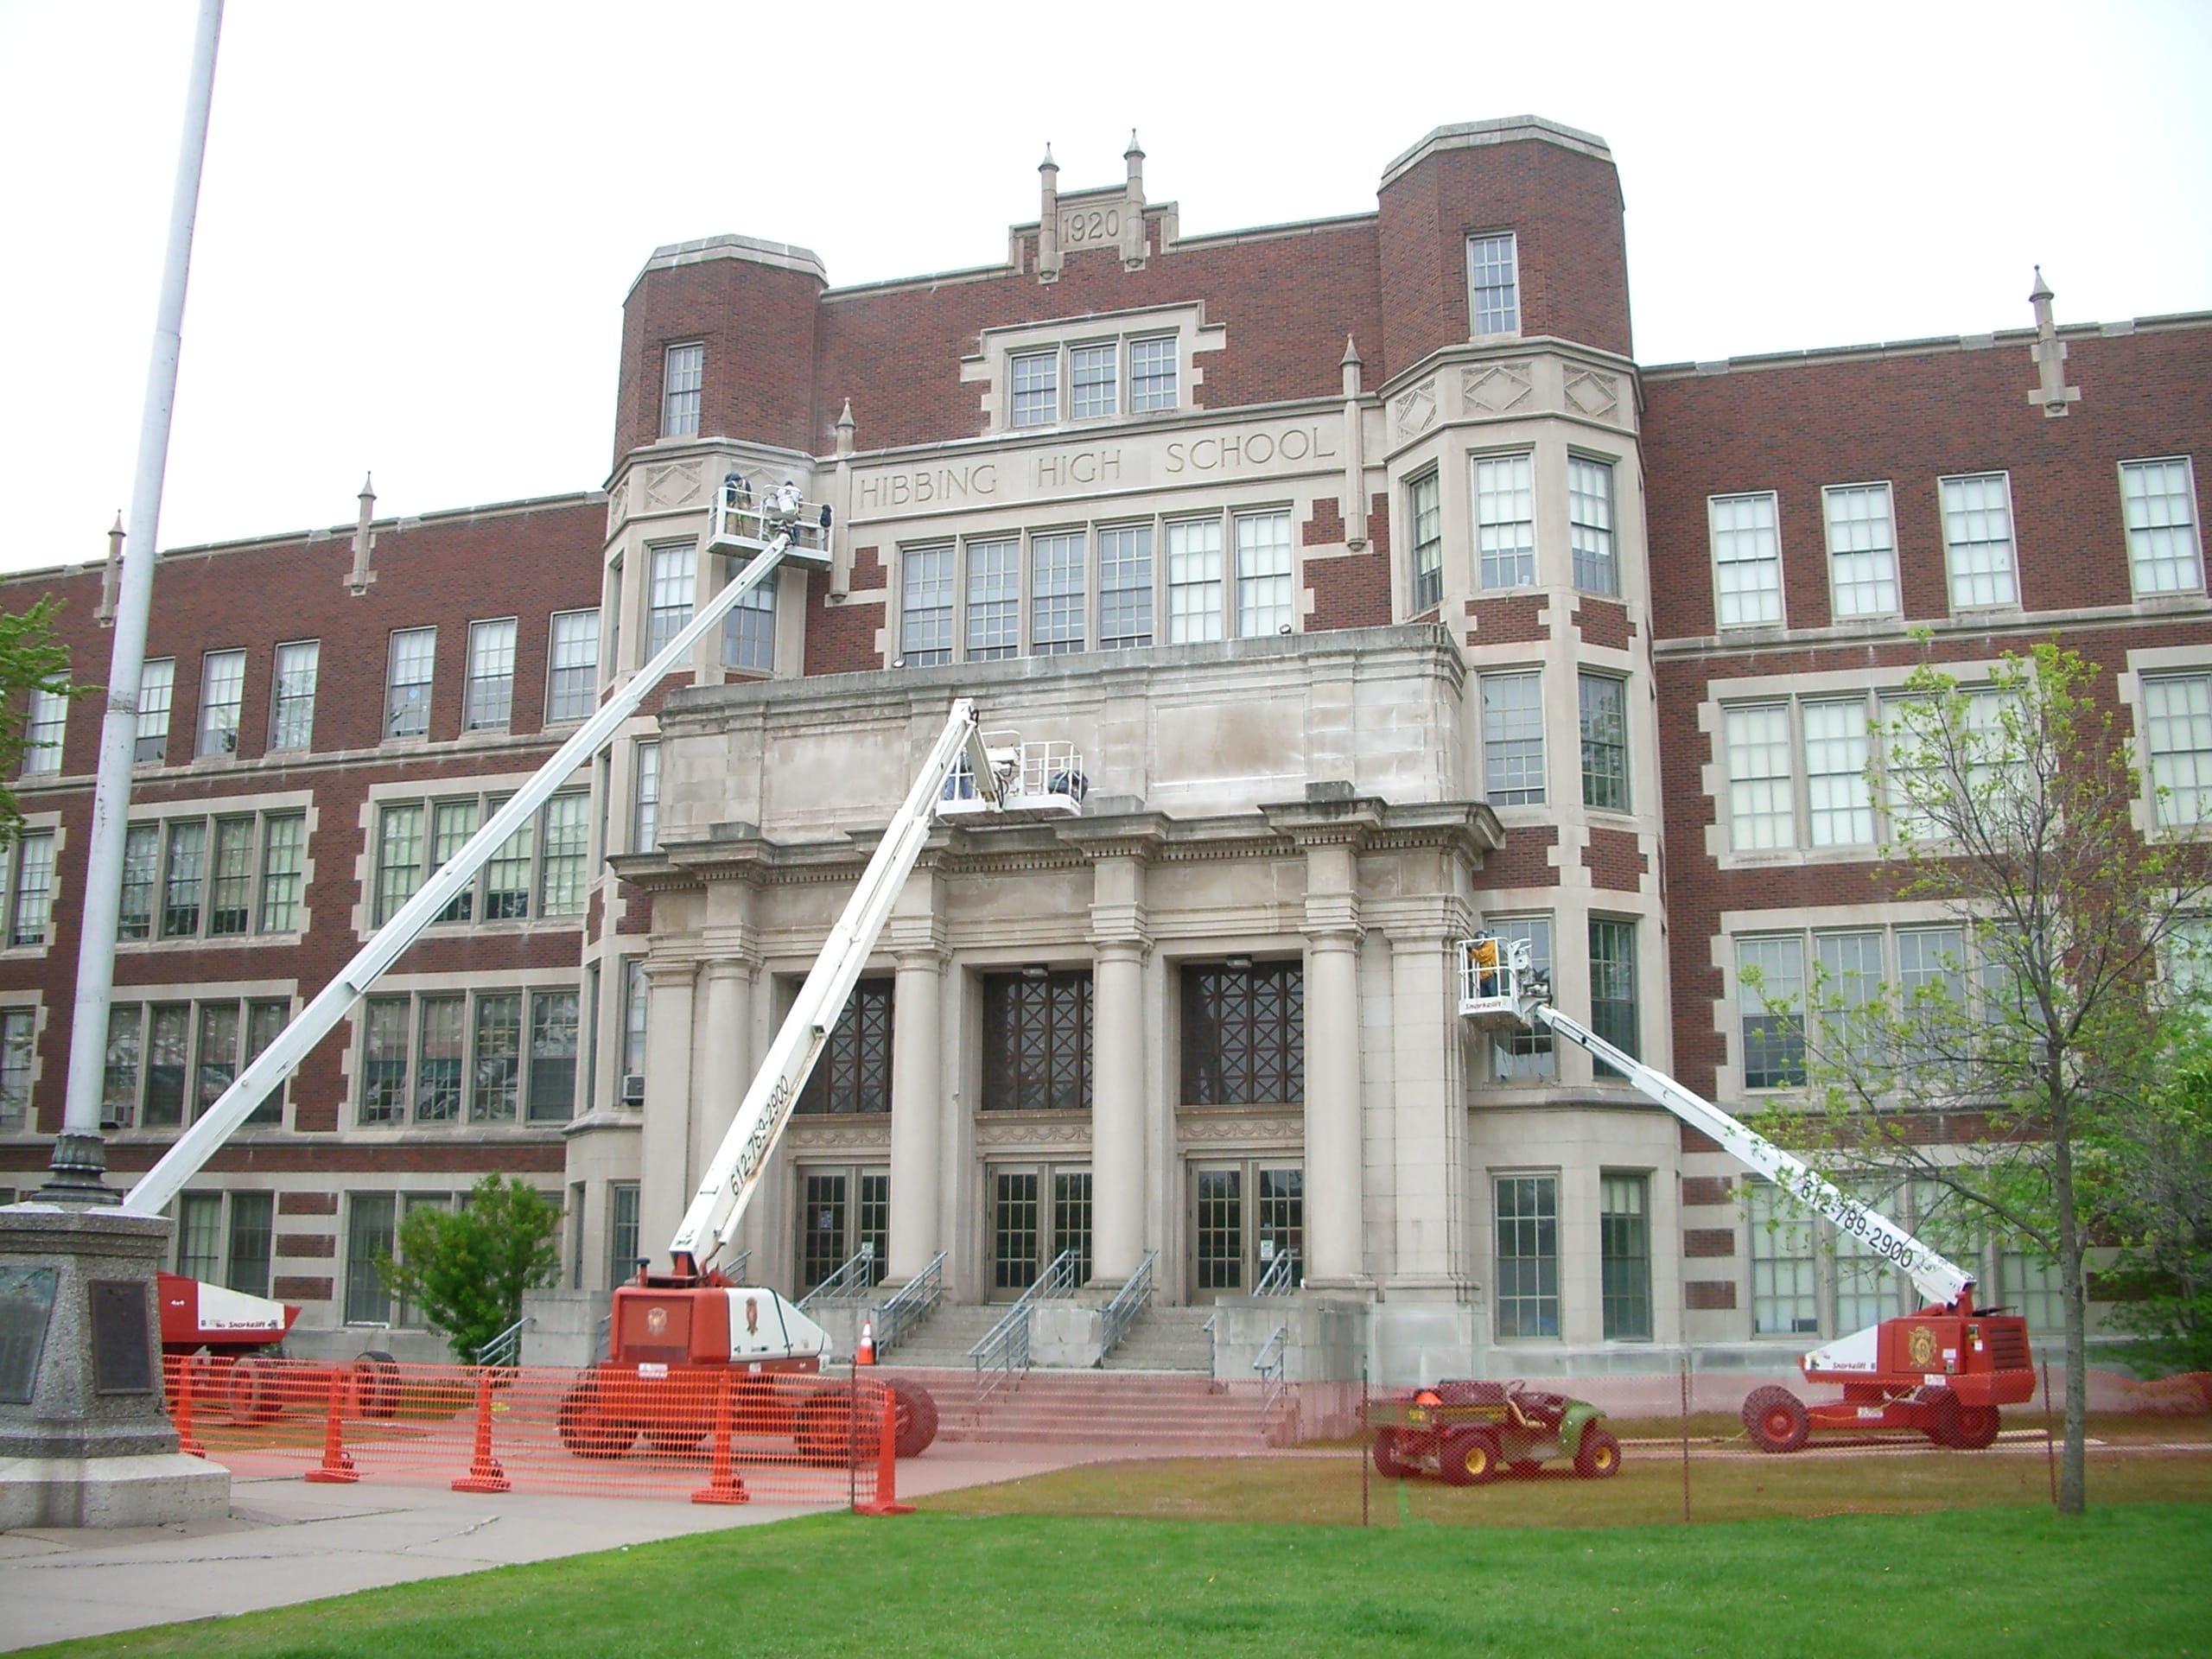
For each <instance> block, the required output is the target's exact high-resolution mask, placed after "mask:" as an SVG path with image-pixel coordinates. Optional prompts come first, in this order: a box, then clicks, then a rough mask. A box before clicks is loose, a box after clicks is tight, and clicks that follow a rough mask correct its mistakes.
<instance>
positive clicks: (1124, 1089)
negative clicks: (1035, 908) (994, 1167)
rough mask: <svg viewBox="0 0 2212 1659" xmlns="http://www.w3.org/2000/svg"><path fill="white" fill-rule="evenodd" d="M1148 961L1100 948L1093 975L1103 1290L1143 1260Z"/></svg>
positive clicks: (1096, 1260) (1097, 1233)
mask: <svg viewBox="0 0 2212 1659" xmlns="http://www.w3.org/2000/svg"><path fill="white" fill-rule="evenodd" d="M1103 873H1104V872H1103V867H1102V869H1101V874H1102V875H1103ZM1144 958H1145V942H1144V941H1142V940H1141V939H1113V940H1106V941H1101V942H1100V943H1099V944H1098V945H1097V956H1096V959H1095V965H1094V966H1093V968H1092V969H1091V975H1092V982H1091V988H1090V990H1091V1020H1092V1021H1093V1024H1092V1028H1091V1035H1090V1101H1091V1104H1090V1250H1091V1279H1092V1281H1093V1282H1095V1283H1098V1284H1114V1285H1118V1284H1120V1283H1122V1281H1125V1280H1127V1279H1128V1276H1129V1275H1130V1274H1133V1273H1135V1271H1136V1270H1137V1264H1138V1263H1139V1262H1142V1261H1143V1260H1144V1246H1145V1237H1144V1179H1145V1166H1146V1160H1145V1110H1144V1080H1145V1029H1144Z"/></svg>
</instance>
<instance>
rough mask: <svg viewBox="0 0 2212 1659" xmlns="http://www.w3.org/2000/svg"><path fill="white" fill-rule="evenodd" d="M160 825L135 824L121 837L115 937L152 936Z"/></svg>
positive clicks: (160, 844)
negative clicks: (120, 877)
mask: <svg viewBox="0 0 2212 1659" xmlns="http://www.w3.org/2000/svg"><path fill="white" fill-rule="evenodd" d="M161 849H162V827H161V825H159V824H157V823H134V824H132V825H131V826H130V829H128V830H126V831H125V832H124V837H123V893H122V901H121V905H120V907H119V908H118V911H117V913H116V927H115V936H116V938H118V939H144V938H152V937H153V931H154V884H155V879H156V874H157V873H158V871H159V868H160V861H161Z"/></svg>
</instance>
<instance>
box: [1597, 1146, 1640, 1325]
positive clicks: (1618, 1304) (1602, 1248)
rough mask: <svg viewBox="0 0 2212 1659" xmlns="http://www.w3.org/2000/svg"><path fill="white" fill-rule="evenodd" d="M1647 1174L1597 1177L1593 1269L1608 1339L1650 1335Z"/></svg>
mask: <svg viewBox="0 0 2212 1659" xmlns="http://www.w3.org/2000/svg"><path fill="white" fill-rule="evenodd" d="M1650 1189H1651V1178H1650V1177H1649V1176H1648V1175H1600V1176H1599V1178H1598V1205H1599V1208H1598V1255H1599V1276H1600V1278H1601V1280H1602V1281H1603V1282H1602V1289H1603V1294H1604V1296H1605V1339H1606V1340H1607V1341H1609V1342H1640V1341H1645V1340H1648V1339H1649V1338H1650V1335H1651V1204H1650V1197H1651V1192H1650Z"/></svg>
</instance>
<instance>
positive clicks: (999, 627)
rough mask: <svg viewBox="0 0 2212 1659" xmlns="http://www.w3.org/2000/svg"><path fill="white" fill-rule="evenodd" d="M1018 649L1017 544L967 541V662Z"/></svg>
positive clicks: (981, 660)
mask: <svg viewBox="0 0 2212 1659" xmlns="http://www.w3.org/2000/svg"><path fill="white" fill-rule="evenodd" d="M1020 650H1021V543H1020V542H1019V541H1016V540H1014V539H1012V538H1008V539H1007V540H1004V541H989V542H970V543H968V647H967V657H968V660H969V662H971V663H974V662H985V661H988V660H990V659H992V658H1000V657H1012V656H1015V655H1017V654H1019V652H1020Z"/></svg>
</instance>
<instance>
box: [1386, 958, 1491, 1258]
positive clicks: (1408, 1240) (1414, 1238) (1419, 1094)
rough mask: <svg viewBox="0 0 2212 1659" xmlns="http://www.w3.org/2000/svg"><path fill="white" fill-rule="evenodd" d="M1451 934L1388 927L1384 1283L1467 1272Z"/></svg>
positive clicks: (1463, 1127) (1463, 1130)
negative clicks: (1389, 1214)
mask: <svg viewBox="0 0 2212 1659" xmlns="http://www.w3.org/2000/svg"><path fill="white" fill-rule="evenodd" d="M1447 934H1449V935H1450V937H1446V935H1447ZM1456 937H1457V934H1456V932H1454V931H1452V930H1449V929H1446V928H1443V927H1435V928H1427V927H1415V928H1412V929H1409V930H1408V931H1404V932H1399V931H1395V930H1393V931H1392V932H1391V934H1390V1038H1391V1048H1392V1058H1393V1069H1394V1075H1395V1086H1394V1087H1393V1089H1392V1091H1391V1092H1392V1106H1393V1112H1392V1116H1394V1118H1395V1120H1396V1135H1395V1148H1396V1155H1397V1170H1396V1174H1395V1186H1396V1192H1397V1211H1396V1214H1397V1230H1396V1237H1395V1240H1394V1241H1393V1243H1394V1255H1395V1260H1394V1261H1393V1262H1392V1264H1391V1268H1390V1282H1391V1284H1392V1286H1393V1287H1414V1286H1430V1287H1439V1288H1452V1289H1457V1288H1458V1287H1460V1286H1462V1285H1464V1284H1465V1282H1466V1281H1467V1279H1468V1278H1469V1277H1470V1276H1471V1263H1470V1262H1468V1261H1467V1259H1466V1249H1465V1244H1466V1241H1465V1237H1464V1236H1463V1235H1464V1228H1465V1215H1466V1179H1467V1176H1466V1171H1467V1112H1466V1105H1465V1093H1464V1089H1463V1086H1462V1084H1461V1080H1460V1079H1461V1071H1460V1048H1459V1045H1460V1040H1461V1039H1460V1033H1459V1012H1458V1005H1459V991H1458V986H1457V984H1456V974H1457V967H1456V964H1455V963H1454V961H1453V957H1452V938H1456Z"/></svg>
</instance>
